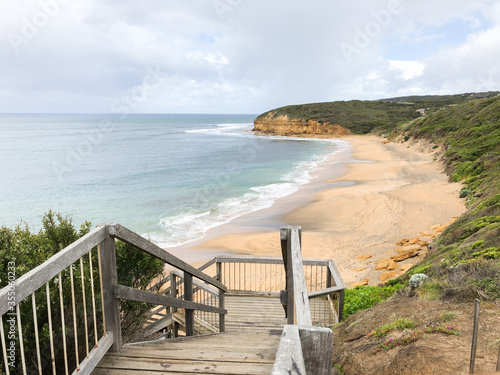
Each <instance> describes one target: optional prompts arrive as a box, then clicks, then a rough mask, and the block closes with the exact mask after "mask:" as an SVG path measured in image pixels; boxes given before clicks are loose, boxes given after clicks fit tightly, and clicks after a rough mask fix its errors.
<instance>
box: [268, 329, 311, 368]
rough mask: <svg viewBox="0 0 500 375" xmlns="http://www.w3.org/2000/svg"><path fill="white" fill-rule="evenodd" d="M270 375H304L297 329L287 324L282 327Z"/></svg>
mask: <svg viewBox="0 0 500 375" xmlns="http://www.w3.org/2000/svg"><path fill="white" fill-rule="evenodd" d="M271 374H272V375H285V374H287V375H288V374H290V375H292V374H293V375H306V369H305V365H304V357H303V356H302V347H301V344H300V335H299V328H298V327H297V326H294V325H290V324H287V325H286V326H285V327H283V333H282V335H281V340H280V344H279V346H278V352H277V353H276V360H275V362H274V365H273V369H272V372H271ZM311 374H313V373H311Z"/></svg>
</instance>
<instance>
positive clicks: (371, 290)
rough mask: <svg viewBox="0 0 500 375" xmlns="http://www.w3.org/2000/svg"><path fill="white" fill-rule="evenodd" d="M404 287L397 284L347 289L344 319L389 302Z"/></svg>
mask: <svg viewBox="0 0 500 375" xmlns="http://www.w3.org/2000/svg"><path fill="white" fill-rule="evenodd" d="M402 287H403V284H400V283H397V284H394V285H390V286H385V287H378V286H357V287H355V288H353V289H346V291H345V303H344V319H345V318H347V317H348V316H350V315H352V314H355V313H357V312H358V311H362V310H366V309H368V308H370V307H372V306H375V305H376V304H377V303H379V302H382V301H385V300H387V299H388V298H389V297H391V296H392V295H393V294H394V292H396V291H397V290H399V289H401V288H402Z"/></svg>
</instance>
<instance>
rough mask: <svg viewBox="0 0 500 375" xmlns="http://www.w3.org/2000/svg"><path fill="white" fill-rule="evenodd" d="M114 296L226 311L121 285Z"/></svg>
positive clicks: (183, 307)
mask: <svg viewBox="0 0 500 375" xmlns="http://www.w3.org/2000/svg"><path fill="white" fill-rule="evenodd" d="M114 297H115V298H120V299H127V300H130V301H137V302H145V303H151V304H153V305H163V306H172V307H176V308H180V309H192V310H199V311H206V312H211V313H216V314H221V313H222V314H226V313H227V311H226V310H222V309H219V308H218V307H214V306H209V305H204V304H202V303H197V302H192V301H184V300H181V299H178V298H173V297H170V296H164V295H161V294H155V293H151V292H148V291H146V290H139V289H134V288H130V287H128V286H123V285H117V286H116V287H115V293H114Z"/></svg>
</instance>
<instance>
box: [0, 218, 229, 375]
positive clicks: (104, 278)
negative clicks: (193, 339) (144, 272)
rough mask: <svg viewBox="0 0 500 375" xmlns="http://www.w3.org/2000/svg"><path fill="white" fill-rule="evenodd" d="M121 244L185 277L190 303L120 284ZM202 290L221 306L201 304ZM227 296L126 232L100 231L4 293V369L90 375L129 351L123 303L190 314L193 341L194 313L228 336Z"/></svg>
mask: <svg viewBox="0 0 500 375" xmlns="http://www.w3.org/2000/svg"><path fill="white" fill-rule="evenodd" d="M115 239H119V240H121V241H123V242H126V243H128V244H130V245H132V246H134V247H136V248H138V249H140V250H141V251H144V252H146V253H148V254H150V255H152V256H154V257H156V258H158V259H161V260H162V261H164V262H165V263H167V264H169V265H171V266H173V267H175V268H177V269H178V270H180V271H176V272H177V273H175V275H176V276H178V277H179V278H180V275H182V279H183V290H184V293H183V297H184V298H183V299H180V298H176V296H175V295H173V296H166V295H160V294H156V293H152V292H149V291H144V290H138V289H134V288H130V287H127V286H123V285H119V284H118V279H117V268H116V252H115ZM179 272H180V273H179ZM207 284H208V285H211V286H212V287H209V286H208V285H207ZM174 285H177V282H174ZM201 288H203V289H201ZM68 290H70V293H68V292H67V291H68ZM197 290H205V291H207V290H209V291H210V292H211V293H212V294H217V296H218V302H219V303H218V306H213V304H208V303H204V302H203V300H202V299H201V300H199V301H198V302H197V301H195V300H194V299H193V295H194V293H196V291H197ZM226 290H227V289H226V287H225V286H224V285H222V283H220V282H219V281H218V280H216V279H214V278H212V277H210V276H208V275H207V274H206V273H204V272H202V271H199V270H198V269H196V268H194V267H193V266H191V265H189V264H187V263H185V262H184V261H182V260H180V259H178V258H176V257H175V256H173V255H171V254H170V253H168V252H166V251H165V250H163V249H161V248H159V247H158V246H156V245H154V244H153V243H151V242H149V241H148V240H146V239H144V238H143V237H141V236H139V235H137V234H135V233H134V232H132V231H130V230H128V229H127V228H125V227H123V226H121V225H119V224H103V225H99V226H98V227H96V228H95V229H94V230H92V231H91V232H90V233H88V234H86V235H85V236H83V237H82V238H80V239H79V240H78V241H76V242H74V243H72V244H71V245H69V246H67V247H66V248H64V249H63V250H61V251H60V252H58V253H57V254H56V255H54V256H53V257H51V258H50V259H48V260H47V261H46V262H44V263H43V264H41V265H39V266H38V267H36V268H34V269H33V270H31V271H29V272H28V273H26V274H24V275H23V276H21V277H19V278H18V279H16V280H15V281H12V282H11V283H9V285H8V286H7V287H5V288H3V289H2V290H0V340H1V346H2V357H3V367H2V370H3V371H4V372H5V373H6V374H7V375H10V374H36V373H38V374H42V373H52V374H56V373H65V374H69V373H73V374H76V373H78V374H90V373H91V372H92V370H93V369H94V368H95V366H96V365H97V363H98V362H99V361H100V360H101V359H102V357H103V356H104V355H105V354H106V352H108V350H110V351H119V350H120V348H121V346H122V331H121V322H120V309H119V300H120V299H124V300H131V301H138V302H145V303H150V304H156V305H162V306H168V307H170V308H175V309H183V310H184V311H185V327H186V334H187V335H190V334H192V333H193V327H194V314H195V311H196V312H203V313H212V314H217V315H218V316H219V324H218V325H219V329H220V331H221V332H223V331H224V316H225V314H226V313H227V311H226V310H225V309H224V298H223V295H224V292H225V291H226ZM68 294H69V295H68ZM21 318H23V319H21ZM26 333H28V334H29V337H25V336H26Z"/></svg>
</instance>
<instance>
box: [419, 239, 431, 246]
mask: <svg viewBox="0 0 500 375" xmlns="http://www.w3.org/2000/svg"><path fill="white" fill-rule="evenodd" d="M417 244H418V245H420V246H427V245H428V244H429V242H427V241H424V240H420V241H418V242H417Z"/></svg>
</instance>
